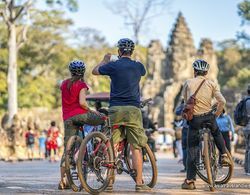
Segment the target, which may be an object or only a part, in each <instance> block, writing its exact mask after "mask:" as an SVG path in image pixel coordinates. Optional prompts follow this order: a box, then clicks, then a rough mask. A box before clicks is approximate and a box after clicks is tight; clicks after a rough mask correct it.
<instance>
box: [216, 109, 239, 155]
mask: <svg viewBox="0 0 250 195" xmlns="http://www.w3.org/2000/svg"><path fill="white" fill-rule="evenodd" d="M216 122H217V124H218V127H219V129H220V132H221V134H222V136H223V138H224V140H225V144H226V148H227V150H228V151H229V152H230V153H231V141H233V138H234V132H235V131H234V126H233V122H232V119H231V117H230V116H229V115H228V114H227V113H226V111H225V109H223V111H222V113H221V114H220V116H219V117H217V118H216ZM230 132H231V134H230Z"/></svg>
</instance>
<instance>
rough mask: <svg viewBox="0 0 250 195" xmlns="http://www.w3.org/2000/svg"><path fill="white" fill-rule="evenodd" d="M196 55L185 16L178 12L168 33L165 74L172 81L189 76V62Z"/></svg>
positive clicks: (190, 62)
mask: <svg viewBox="0 0 250 195" xmlns="http://www.w3.org/2000/svg"><path fill="white" fill-rule="evenodd" d="M195 55H196V49H195V46H194V42H193V38H192V35H191V32H190V30H189V28H188V26H187V23H186V21H185V18H184V17H183V15H182V13H181V12H180V13H179V14H178V17H177V21H176V23H175V24H174V28H173V30H172V33H171V34H170V41H169V46H168V48H167V56H166V76H167V79H171V80H173V81H181V80H182V81H184V80H186V79H187V78H190V71H191V70H192V69H191V68H190V64H192V62H193V60H194V58H195Z"/></svg>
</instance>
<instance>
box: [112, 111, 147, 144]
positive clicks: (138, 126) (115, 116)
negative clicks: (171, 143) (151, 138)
mask: <svg viewBox="0 0 250 195" xmlns="http://www.w3.org/2000/svg"><path fill="white" fill-rule="evenodd" d="M109 117H110V122H111V125H112V126H113V125H119V126H124V127H122V128H118V129H115V130H114V131H113V135H112V138H113V142H114V143H118V142H120V141H122V140H123V139H124V138H126V139H127V140H128V142H129V143H130V144H132V145H133V146H134V148H136V149H140V148H141V147H144V146H145V145H146V144H147V140H148V138H147V136H146V134H145V131H144V129H143V126H142V114H141V110H140V109H139V108H137V107H135V106H112V107H111V108H110V109H109Z"/></svg>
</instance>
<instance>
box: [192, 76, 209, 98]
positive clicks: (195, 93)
mask: <svg viewBox="0 0 250 195" xmlns="http://www.w3.org/2000/svg"><path fill="white" fill-rule="evenodd" d="M205 81H206V79H204V80H203V81H202V82H201V84H200V86H199V87H198V88H197V89H196V91H195V92H194V94H193V96H194V97H195V96H196V95H197V93H198V91H199V90H200V88H201V86H202V85H203V83H204V82H205Z"/></svg>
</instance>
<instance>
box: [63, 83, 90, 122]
mask: <svg viewBox="0 0 250 195" xmlns="http://www.w3.org/2000/svg"><path fill="white" fill-rule="evenodd" d="M68 82H70V80H69V79H67V80H64V81H63V83H62V85H61V92H62V112H63V120H67V119H68V118H70V117H73V116H75V115H78V114H85V113H87V112H88V110H86V109H83V108H82V107H81V106H80V103H79V94H80V91H81V90H82V89H87V90H88V89H89V88H88V86H87V84H86V83H85V82H83V81H80V80H78V81H76V82H74V83H73V84H72V86H71V87H70V89H68V87H67V85H68Z"/></svg>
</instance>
